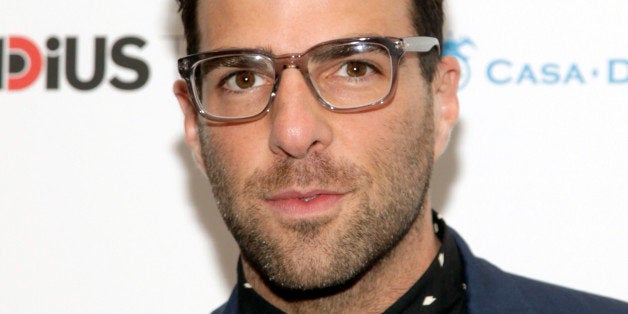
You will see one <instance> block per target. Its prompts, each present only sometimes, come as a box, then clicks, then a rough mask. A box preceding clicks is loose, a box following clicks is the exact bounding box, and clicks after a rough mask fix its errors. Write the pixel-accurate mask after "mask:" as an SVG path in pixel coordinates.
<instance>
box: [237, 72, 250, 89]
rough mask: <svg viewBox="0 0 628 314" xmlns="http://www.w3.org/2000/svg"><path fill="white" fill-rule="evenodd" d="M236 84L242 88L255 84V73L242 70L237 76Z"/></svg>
mask: <svg viewBox="0 0 628 314" xmlns="http://www.w3.org/2000/svg"><path fill="white" fill-rule="evenodd" d="M235 84H236V85H237V86H238V87H239V88H240V89H247V88H251V87H253V86H255V74H253V73H252V72H240V73H238V74H236V76H235Z"/></svg>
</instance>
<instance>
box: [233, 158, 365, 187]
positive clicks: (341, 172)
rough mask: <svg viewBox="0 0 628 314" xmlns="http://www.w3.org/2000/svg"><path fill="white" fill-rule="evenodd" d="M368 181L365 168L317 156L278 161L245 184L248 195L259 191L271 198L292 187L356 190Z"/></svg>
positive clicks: (251, 177)
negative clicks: (355, 188)
mask: <svg viewBox="0 0 628 314" xmlns="http://www.w3.org/2000/svg"><path fill="white" fill-rule="evenodd" d="M368 178H369V176H368V174H367V172H366V170H365V169H364V168H363V167H360V166H358V165H356V164H354V163H350V162H348V161H343V160H334V159H332V158H331V157H330V156H329V155H326V154H320V153H314V154H311V155H309V156H308V157H306V158H304V159H291V158H281V159H277V160H275V162H273V164H272V166H271V167H270V168H267V169H264V170H262V169H257V170H255V172H254V173H253V174H252V175H251V176H249V177H248V178H247V179H246V180H245V191H258V192H260V193H261V194H262V195H263V196H265V197H268V196H270V194H271V193H273V191H277V190H281V189H287V188H290V187H303V188H307V187H325V188H341V189H353V187H354V186H356V185H358V183H359V182H363V181H364V180H368ZM368 181H370V180H368Z"/></svg>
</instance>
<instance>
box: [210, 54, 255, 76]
mask: <svg viewBox="0 0 628 314" xmlns="http://www.w3.org/2000/svg"><path fill="white" fill-rule="evenodd" d="M263 64H264V63H263V62H255V61H253V60H251V59H250V58H247V57H244V56H232V57H227V58H218V59H216V60H215V61H214V62H205V63H204V64H203V68H202V70H203V72H204V73H207V72H210V71H212V70H214V69H216V68H219V67H231V68H244V69H263V68H266V66H265V65H263Z"/></svg>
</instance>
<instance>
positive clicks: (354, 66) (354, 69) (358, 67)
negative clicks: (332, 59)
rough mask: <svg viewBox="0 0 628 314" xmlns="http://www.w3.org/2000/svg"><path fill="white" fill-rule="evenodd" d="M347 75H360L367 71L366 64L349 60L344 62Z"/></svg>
mask: <svg viewBox="0 0 628 314" xmlns="http://www.w3.org/2000/svg"><path fill="white" fill-rule="evenodd" d="M346 67H347V68H346V69H347V75H348V76H350V77H361V76H364V75H365V74H366V73H367V72H368V65H366V64H365V63H363V62H358V61H351V62H348V63H347V64H346Z"/></svg>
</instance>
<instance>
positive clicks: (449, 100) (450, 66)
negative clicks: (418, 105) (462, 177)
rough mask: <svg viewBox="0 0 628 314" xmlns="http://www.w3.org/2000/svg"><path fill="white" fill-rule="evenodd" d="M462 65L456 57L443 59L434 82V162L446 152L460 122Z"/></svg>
mask: <svg viewBox="0 0 628 314" xmlns="http://www.w3.org/2000/svg"><path fill="white" fill-rule="evenodd" d="M459 79H460V65H459V64H458V60H456V58H454V57H443V58H442V59H441V61H440V63H439V64H438V68H437V70H436V75H435V76H434V80H433V81H432V95H433V100H434V136H435V138H434V140H435V141H434V144H435V147H434V161H436V160H437V159H438V158H439V157H440V156H441V155H442V154H443V152H444V151H445V148H446V147H447V143H448V142H449V136H450V134H451V130H453V128H454V125H455V124H456V121H457V120H458V111H459V110H458V80H459Z"/></svg>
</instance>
